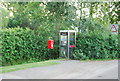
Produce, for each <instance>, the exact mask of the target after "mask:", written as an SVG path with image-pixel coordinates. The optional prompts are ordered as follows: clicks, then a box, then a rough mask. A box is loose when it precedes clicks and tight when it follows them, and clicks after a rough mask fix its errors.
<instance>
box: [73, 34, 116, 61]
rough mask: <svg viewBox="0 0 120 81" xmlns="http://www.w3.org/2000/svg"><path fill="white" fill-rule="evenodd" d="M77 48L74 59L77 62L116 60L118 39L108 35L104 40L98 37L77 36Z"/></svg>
mask: <svg viewBox="0 0 120 81" xmlns="http://www.w3.org/2000/svg"><path fill="white" fill-rule="evenodd" d="M76 44H77V45H76V46H77V48H76V50H75V54H74V58H75V59H79V60H86V59H89V60H95V59H117V58H118V39H117V36H114V35H110V36H109V38H104V37H103V36H100V35H94V36H93V35H92V36H84V35H77V43H76Z"/></svg>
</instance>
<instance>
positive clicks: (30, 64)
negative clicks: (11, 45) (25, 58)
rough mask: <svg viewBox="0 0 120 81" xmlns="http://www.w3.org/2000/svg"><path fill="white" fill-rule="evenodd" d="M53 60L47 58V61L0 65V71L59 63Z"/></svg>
mask: <svg viewBox="0 0 120 81" xmlns="http://www.w3.org/2000/svg"><path fill="white" fill-rule="evenodd" d="M55 61H56V60H55ZM55 61H54V60H49V61H42V62H36V63H28V64H21V65H13V66H4V67H0V73H6V72H12V71H17V70H23V69H28V68H33V67H43V66H50V65H55V64H59V63H58V62H55Z"/></svg>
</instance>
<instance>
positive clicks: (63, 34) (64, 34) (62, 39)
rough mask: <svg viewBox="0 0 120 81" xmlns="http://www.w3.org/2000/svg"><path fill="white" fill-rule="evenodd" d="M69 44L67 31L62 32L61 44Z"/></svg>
mask: <svg viewBox="0 0 120 81" xmlns="http://www.w3.org/2000/svg"><path fill="white" fill-rule="evenodd" d="M66 45H67V33H66V32H62V33H61V46H66Z"/></svg>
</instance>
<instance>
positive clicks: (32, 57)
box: [0, 27, 58, 65]
mask: <svg viewBox="0 0 120 81" xmlns="http://www.w3.org/2000/svg"><path fill="white" fill-rule="evenodd" d="M41 32H43V31H39V32H37V33H36V32H35V31H32V30H30V29H28V28H26V29H22V28H19V27H18V28H9V29H2V30H1V34H0V35H1V36H2V39H1V40H2V64H3V65H15V64H21V63H25V62H38V61H43V60H48V59H55V58H57V57H58V47H57V46H56V43H57V42H58V40H57V39H56V40H55V49H54V50H51V49H47V40H48V37H47V36H45V37H44V34H42V33H41ZM53 51H55V52H53Z"/></svg>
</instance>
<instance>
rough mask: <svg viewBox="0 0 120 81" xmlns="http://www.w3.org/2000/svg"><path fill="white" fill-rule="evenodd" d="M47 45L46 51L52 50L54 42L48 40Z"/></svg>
mask: <svg viewBox="0 0 120 81" xmlns="http://www.w3.org/2000/svg"><path fill="white" fill-rule="evenodd" d="M47 44H48V47H47V48H48V49H53V48H54V47H53V45H54V40H48V41H47Z"/></svg>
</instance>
